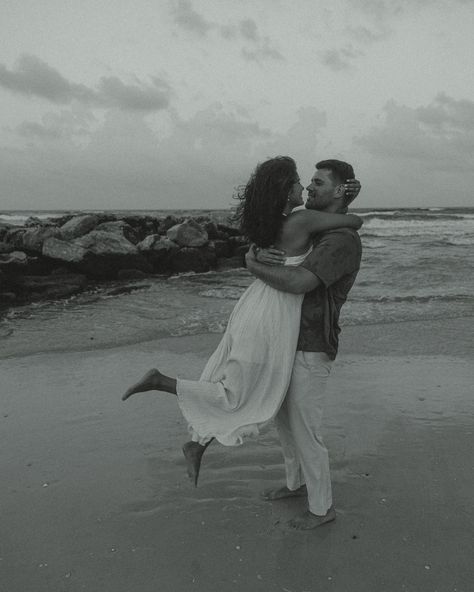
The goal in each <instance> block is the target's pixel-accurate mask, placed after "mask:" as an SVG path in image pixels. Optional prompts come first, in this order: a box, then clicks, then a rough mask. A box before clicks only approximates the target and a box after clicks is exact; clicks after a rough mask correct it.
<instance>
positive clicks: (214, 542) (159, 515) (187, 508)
mask: <svg viewBox="0 0 474 592" xmlns="http://www.w3.org/2000/svg"><path fill="white" fill-rule="evenodd" d="M472 323H473V318H472V317H469V318H468V319H458V320H456V322H454V323H453V321H452V319H449V320H442V321H439V320H438V321H417V322H415V323H412V324H411V325H410V326H408V324H405V323H392V324H384V325H378V326H376V327H374V326H365V327H364V326H360V325H359V326H346V327H344V328H343V332H342V337H341V348H340V354H339V356H338V359H337V361H336V364H335V368H334V372H333V375H332V377H331V380H330V384H329V390H328V397H327V406H326V411H325V421H324V435H325V439H326V443H327V446H328V449H329V454H330V460H331V472H332V478H333V488H334V498H335V505H336V511H337V520H336V522H335V523H333V524H331V525H326V526H324V527H321V528H320V529H317V530H315V531H312V532H308V533H299V532H293V531H290V530H289V529H287V528H286V527H285V525H284V523H285V521H286V520H287V519H289V518H291V517H292V516H294V515H295V514H297V513H298V512H299V511H301V510H303V509H304V500H291V501H280V502H274V503H269V502H264V501H261V500H260V498H259V495H258V494H259V491H261V490H262V489H263V488H264V487H269V486H274V485H277V484H279V483H281V481H282V478H283V466H282V457H281V453H280V449H279V444H278V438H277V435H276V432H275V430H274V428H273V427H269V428H268V430H265V432H264V433H263V434H262V436H261V438H259V439H258V440H251V441H248V442H246V443H245V444H244V445H243V446H240V447H236V448H225V447H222V446H219V445H216V446H211V447H210V448H209V451H208V452H206V457H205V460H204V463H203V468H202V471H201V477H200V484H199V487H198V488H197V489H195V488H194V487H193V486H192V485H191V484H190V483H189V482H188V480H187V478H186V475H185V465H184V459H183V458H182V455H181V451H180V448H181V445H182V443H183V442H184V441H185V440H186V438H187V435H186V426H185V424H184V421H183V419H182V417H181V415H180V413H179V410H178V408H177V405H176V401H175V400H174V398H173V397H172V396H170V395H163V396H161V395H159V396H158V397H157V396H155V395H153V394H144V395H142V396H137V397H136V398H132V399H130V400H129V401H127V402H124V403H123V402H121V401H120V395H121V394H122V391H123V390H124V388H126V386H128V384H129V383H130V382H132V381H133V380H134V379H135V377H139V376H140V375H141V374H142V372H143V370H146V369H148V367H150V366H151V365H157V366H158V367H162V368H163V369H164V370H165V369H166V370H167V371H169V372H170V373H175V374H176V373H177V374H185V375H186V376H187V377H189V378H197V377H198V376H199V372H200V370H201V368H202V367H203V365H204V363H205V361H206V359H207V357H208V356H209V354H210V353H211V352H212V350H213V348H214V346H215V344H216V343H217V341H218V340H219V339H220V335H219V334H208V335H204V336H203V335H193V336H185V337H175V338H172V337H168V338H164V339H159V340H154V341H152V342H142V343H139V344H134V345H122V346H120V347H115V348H108V349H102V350H100V349H98V350H89V351H83V352H64V353H60V352H56V353H41V354H34V355H30V356H22V357H10V358H3V359H1V360H0V377H1V378H0V380H1V384H2V387H1V389H0V392H1V402H2V414H1V416H0V421H1V422H2V424H1V425H2V432H1V433H2V435H3V437H4V438H3V446H2V447H1V448H0V461H1V469H2V475H3V479H2V482H3V484H4V495H3V499H2V501H3V509H4V512H3V518H2V522H3V524H2V543H1V552H0V557H1V561H0V570H1V572H2V582H3V583H4V586H5V589H6V590H8V592H24V591H25V590H33V589H34V590H35V592H51V590H72V591H74V592H75V591H76V590H77V591H79V590H90V591H91V592H92V591H95V590H103V591H104V592H108V591H113V592H128V591H129V590H131V589H133V590H134V592H150V591H151V590H160V592H179V591H181V590H183V591H188V590H196V591H197V592H204V591H205V592H214V591H215V592H228V591H231V590H235V589H236V588H237V587H240V588H243V589H245V590H252V591H254V590H255V591H256V592H274V591H280V590H283V591H285V590H286V591H288V590H290V591H291V592H296V591H298V592H302V591H303V590H304V591H311V592H315V591H316V590H317V591H318V592H329V591H334V590H337V592H343V591H346V590H350V592H367V590H377V591H378V590H383V591H384V592H395V591H398V590H406V591H409V592H425V591H426V592H428V591H430V592H432V591H433V590H436V589H438V590H443V592H444V591H448V590H453V591H454V590H456V591H457V592H470V589H471V587H472V581H473V580H474V568H472V561H471V557H470V555H471V553H470V548H471V544H470V542H471V540H472V530H473V527H474V515H473V510H472V490H473V488H474V475H473V472H472V466H473V464H474V453H473V452H472V446H471V443H472V433H473V432H474V402H473V400H472V394H471V391H472V379H471V376H472V357H471V356H472V354H471V351H472V344H471V335H472V330H471V329H472ZM401 325H403V326H401ZM387 328H389V330H387Z"/></svg>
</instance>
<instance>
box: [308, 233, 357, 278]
mask: <svg viewBox="0 0 474 592" xmlns="http://www.w3.org/2000/svg"><path fill="white" fill-rule="evenodd" d="M360 257H361V249H360V241H359V237H358V235H357V233H356V232H355V231H354V232H347V231H346V230H342V229H341V230H333V231H330V232H326V233H325V234H324V236H323V237H322V238H321V239H320V240H319V241H318V242H317V243H316V245H315V247H314V248H313V250H312V251H311V253H310V254H309V255H308V256H307V257H306V259H305V260H304V261H303V263H302V264H301V267H304V268H305V269H307V270H308V271H311V273H313V274H314V275H315V276H317V277H318V278H319V279H320V280H321V281H322V282H323V284H324V285H325V286H326V288H327V287H328V286H330V285H331V284H333V283H334V282H337V280H339V279H341V278H342V277H343V276H345V275H347V274H350V273H353V272H355V271H357V270H358V269H359V267H360Z"/></svg>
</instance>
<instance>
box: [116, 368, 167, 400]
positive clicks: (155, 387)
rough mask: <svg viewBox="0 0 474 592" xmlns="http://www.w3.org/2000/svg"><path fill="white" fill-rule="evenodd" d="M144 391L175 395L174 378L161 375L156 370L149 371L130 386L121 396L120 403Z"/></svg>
mask: <svg viewBox="0 0 474 592" xmlns="http://www.w3.org/2000/svg"><path fill="white" fill-rule="evenodd" d="M146 391H164V392H165V393H171V394H172V395H176V378H172V377H171V376H166V375H165V374H162V373H161V372H160V371H159V370H157V369H156V368H152V369H151V370H149V371H148V372H147V373H146V374H145V375H144V376H143V377H142V378H141V379H140V380H139V381H138V382H136V383H135V384H132V386H131V387H130V388H129V389H127V391H126V392H125V394H124V395H122V401H126V400H127V399H128V398H129V397H131V396H132V395H135V394H136V393H144V392H146Z"/></svg>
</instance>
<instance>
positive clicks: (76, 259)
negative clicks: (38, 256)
mask: <svg viewBox="0 0 474 592" xmlns="http://www.w3.org/2000/svg"><path fill="white" fill-rule="evenodd" d="M42 252H43V256H44V257H50V258H51V259H55V260H56V261H62V262H63V263H73V264H79V263H82V262H84V261H85V259H86V257H87V249H86V248H84V247H82V246H81V245H79V244H76V243H75V242H70V241H66V240H61V239H58V238H54V237H51V238H47V239H46V240H45V241H44V243H43V250H42Z"/></svg>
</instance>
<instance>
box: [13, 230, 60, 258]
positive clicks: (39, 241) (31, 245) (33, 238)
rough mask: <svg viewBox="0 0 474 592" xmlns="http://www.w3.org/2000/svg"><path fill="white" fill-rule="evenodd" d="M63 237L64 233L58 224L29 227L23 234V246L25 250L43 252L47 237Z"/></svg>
mask: <svg viewBox="0 0 474 592" xmlns="http://www.w3.org/2000/svg"><path fill="white" fill-rule="evenodd" d="M50 237H55V238H62V233H61V231H60V230H59V228H57V227H56V226H38V227H36V228H34V227H32V228H28V229H27V230H26V232H25V233H24V234H23V235H22V237H21V241H22V247H23V249H24V250H25V251H29V252H32V253H42V251H43V243H44V241H45V240H46V239H47V238H50Z"/></svg>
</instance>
